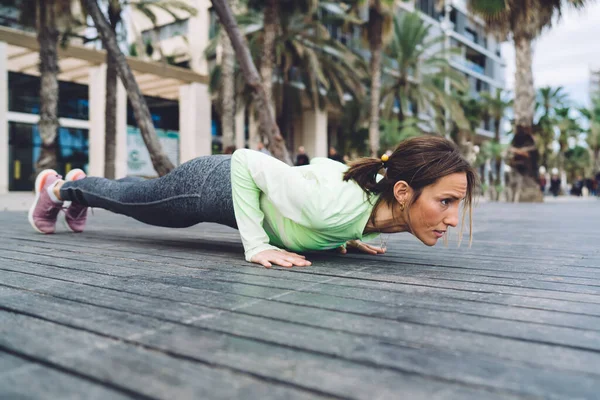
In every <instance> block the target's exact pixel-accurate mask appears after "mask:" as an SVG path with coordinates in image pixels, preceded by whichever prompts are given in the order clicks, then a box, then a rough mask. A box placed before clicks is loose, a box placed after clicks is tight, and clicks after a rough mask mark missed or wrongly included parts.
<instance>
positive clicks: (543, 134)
mask: <svg viewBox="0 0 600 400" xmlns="http://www.w3.org/2000/svg"><path fill="white" fill-rule="evenodd" d="M567 101H568V99H567V94H566V93H565V92H564V88H563V87H562V86H558V87H550V86H546V87H542V88H540V89H538V93H537V101H536V110H538V109H539V110H540V111H538V113H539V112H541V115H540V117H539V119H538V122H537V123H536V124H535V126H534V129H535V132H536V134H537V137H538V139H539V141H538V151H539V152H540V156H541V163H540V164H541V165H543V166H546V167H547V166H548V156H549V154H550V153H551V151H552V150H551V147H552V142H554V126H555V119H554V109H555V108H556V107H561V106H563V105H564V104H565V103H566V102H567Z"/></svg>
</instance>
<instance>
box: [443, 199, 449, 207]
mask: <svg viewBox="0 0 600 400" xmlns="http://www.w3.org/2000/svg"><path fill="white" fill-rule="evenodd" d="M442 204H443V205H445V206H447V205H449V204H450V199H444V200H442Z"/></svg>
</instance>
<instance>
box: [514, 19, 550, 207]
mask: <svg viewBox="0 0 600 400" xmlns="http://www.w3.org/2000/svg"><path fill="white" fill-rule="evenodd" d="M521 23H522V24H523V26H522V29H520V32H519V31H517V32H514V42H515V56H516V70H515V100H514V112H515V135H514V137H513V141H512V145H513V146H514V147H515V148H521V147H532V146H533V145H535V139H534V137H533V114H534V111H535V110H534V107H535V88H534V86H533V71H532V68H531V64H532V50H531V42H532V37H533V35H530V34H528V31H527V30H528V25H527V21H521ZM530 25H531V24H530ZM515 162H516V163H517V164H516V165H513V166H515V167H516V168H514V170H516V171H515V172H514V173H516V174H519V175H521V177H519V178H518V179H517V178H516V177H515V179H511V180H512V181H513V182H517V183H518V187H517V189H516V191H515V199H519V201H522V202H541V201H543V196H542V193H541V191H540V190H539V183H538V179H537V178H538V152H537V150H529V151H528V152H527V156H526V157H524V156H518V157H516V158H515Z"/></svg>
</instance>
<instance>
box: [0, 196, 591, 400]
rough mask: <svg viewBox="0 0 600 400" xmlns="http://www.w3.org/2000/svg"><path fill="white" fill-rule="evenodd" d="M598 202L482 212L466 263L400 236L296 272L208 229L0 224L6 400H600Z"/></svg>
mask: <svg viewBox="0 0 600 400" xmlns="http://www.w3.org/2000/svg"><path fill="white" fill-rule="evenodd" d="M591 200H595V199H591ZM591 200H586V201H579V202H572V201H570V202H549V203H546V204H541V205H527V204H516V205H515V204H493V203H486V204H481V205H480V206H479V207H478V209H477V212H476V221H475V242H474V244H473V247H472V248H470V249H469V248H468V247H466V246H462V247H461V248H459V249H457V248H456V246H455V245H452V244H451V245H450V246H449V247H448V248H445V247H444V246H436V247H434V248H428V247H425V246H423V245H422V244H419V243H417V241H416V240H415V239H414V238H412V237H411V236H410V235H406V234H399V235H395V236H393V237H392V238H391V239H390V242H389V244H388V247H389V252H388V254H386V255H384V256H366V255H358V254H353V255H347V256H341V255H337V254H332V253H320V254H310V255H309V258H310V259H311V260H312V261H313V262H314V265H313V266H312V267H309V268H304V269H300V268H297V269H291V270H288V269H270V270H269V269H264V268H262V267H258V266H253V265H250V264H248V263H245V262H244V261H243V258H242V247H241V245H240V242H239V237H238V234H237V232H236V231H234V230H231V229H228V228H224V227H219V226H216V225H211V224H201V225H198V226H197V227H194V228H190V229H184V230H169V229H162V228H153V227H148V226H145V225H142V224H140V223H137V222H135V221H132V220H129V219H127V218H125V217H120V216H116V215H112V214H110V213H107V212H104V211H101V210H100V211H96V212H95V214H94V215H93V216H92V217H91V221H90V224H89V229H88V230H87V231H86V232H85V233H83V234H78V235H76V234H72V233H67V232H66V230H65V228H64V227H62V226H61V227H60V232H59V233H58V234H56V235H49V236H44V235H39V234H36V233H34V232H33V231H32V230H31V228H30V227H29V226H28V224H27V222H26V212H24V211H15V212H0V226H2V228H3V229H2V231H1V232H0V236H1V241H0V398H17V397H19V398H40V399H63V398H81V399H96V398H97V399H107V398H110V399H120V398H145V399H233V398H239V399H282V398H286V399H315V398H339V399H369V400H370V399H398V398H405V399H421V398H422V399H433V398H441V399H497V398H546V399H548V398H556V399H573V398H582V399H584V398H587V399H597V398H598V393H600V368H599V366H600V284H599V282H600V280H599V278H600V253H599V247H598V243H599V242H598V237H599V235H598V223H599V221H600V218H599V217H600V202H598V201H591ZM17 204H18V202H17Z"/></svg>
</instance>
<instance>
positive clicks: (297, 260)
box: [251, 250, 311, 268]
mask: <svg viewBox="0 0 600 400" xmlns="http://www.w3.org/2000/svg"><path fill="white" fill-rule="evenodd" d="M251 261H252V262H253V263H256V264H260V265H262V266H263V267H265V268H271V267H272V266H273V264H275V265H279V266H281V267H287V268H291V267H308V266H309V265H311V262H310V261H308V260H306V258H305V257H304V256H301V255H300V254H296V253H292V252H289V251H285V250H264V251H261V252H260V253H257V254H255V255H254V257H252V259H251Z"/></svg>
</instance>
